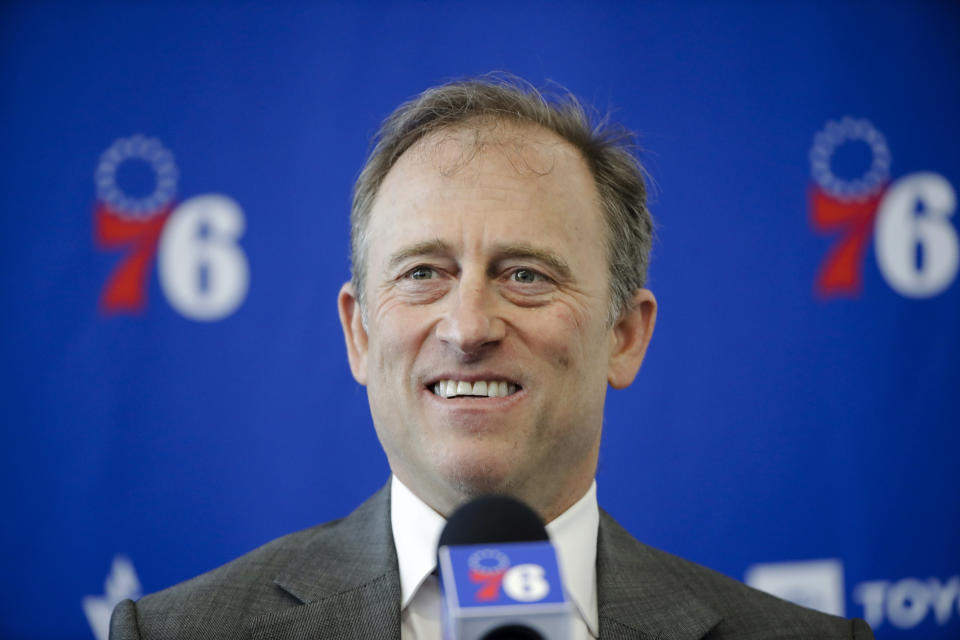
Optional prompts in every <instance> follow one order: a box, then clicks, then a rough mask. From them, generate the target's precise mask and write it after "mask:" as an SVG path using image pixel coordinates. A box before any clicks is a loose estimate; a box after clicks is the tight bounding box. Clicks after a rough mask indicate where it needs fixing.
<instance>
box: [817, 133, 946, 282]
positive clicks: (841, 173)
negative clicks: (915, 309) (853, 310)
mask: <svg viewBox="0 0 960 640" xmlns="http://www.w3.org/2000/svg"><path fill="white" fill-rule="evenodd" d="M891 163H892V156H891V153H890V148H889V147H888V146H887V140H886V138H885V137H884V135H883V134H882V133H881V132H880V131H878V130H877V129H876V127H874V126H873V124H871V123H870V122H869V121H868V120H865V119H857V118H852V117H845V118H843V119H841V120H839V121H833V120H831V121H829V122H827V124H826V125H825V126H824V128H823V130H822V131H820V132H818V133H817V134H816V135H815V136H814V139H813V147H812V148H811V149H810V173H811V176H812V177H813V183H812V184H811V185H810V189H809V199H810V221H811V225H812V226H813V228H814V230H815V231H817V232H818V233H821V234H830V235H834V236H836V241H835V243H834V245H833V246H832V247H831V248H830V250H829V251H828V252H827V255H826V256H825V257H824V260H823V262H822V264H821V265H820V271H819V273H818V274H817V277H816V282H815V289H816V291H817V293H818V294H819V295H821V296H822V297H825V298H836V297H851V298H852V297H856V296H858V295H859V294H860V292H861V291H862V290H863V268H864V264H865V261H866V252H867V247H868V245H869V243H870V241H871V239H872V240H873V243H874V254H875V256H876V260H877V266H878V268H879V270H880V274H881V275H882V276H883V278H884V280H885V281H886V282H887V284H888V285H889V286H890V287H891V288H892V289H893V290H894V291H896V292H897V293H899V294H900V295H902V296H905V297H907V298H931V297H933V296H936V295H938V294H940V293H943V292H944V291H945V290H946V289H947V288H948V287H950V285H952V284H953V282H954V280H955V279H956V277H957V270H958V267H960V242H958V238H957V229H956V227H955V226H954V224H953V222H952V221H951V218H952V216H953V215H954V212H955V211H956V208H957V196H956V192H955V191H954V189H953V186H952V185H951V184H950V183H949V182H948V181H947V179H946V178H944V177H943V176H941V175H939V174H937V173H933V172H930V171H922V172H918V173H911V174H908V175H905V176H902V177H900V178H897V179H896V180H893V181H891V178H890V166H891Z"/></svg>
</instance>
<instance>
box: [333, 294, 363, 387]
mask: <svg viewBox="0 0 960 640" xmlns="http://www.w3.org/2000/svg"><path fill="white" fill-rule="evenodd" d="M337 307H338V308H339V310H340V326H341V327H343V337H344V339H345V340H346V342H347V358H348V359H349V360H350V371H351V372H353V377H354V378H355V379H356V381H357V382H359V383H360V384H362V385H366V384H367V330H366V328H365V327H364V326H363V314H362V313H361V311H360V303H359V302H358V301H357V296H356V292H355V291H354V289H353V283H350V282H345V283H344V284H343V286H342V287H340V295H338V296H337Z"/></svg>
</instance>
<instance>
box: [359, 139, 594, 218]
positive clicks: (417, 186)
mask: <svg viewBox="0 0 960 640" xmlns="http://www.w3.org/2000/svg"><path fill="white" fill-rule="evenodd" d="M465 215H466V216H470V215H482V216H483V219H484V221H485V222H486V223H487V226H489V227H490V228H491V229H490V230H491V231H505V230H504V229H501V228H500V227H502V226H503V225H504V224H506V225H509V226H512V227H517V226H522V225H527V226H529V225H534V224H536V225H539V227H540V230H541V231H544V230H546V229H547V228H550V229H556V228H566V229H567V230H568V231H574V232H578V233H583V232H586V231H588V230H591V229H595V228H596V227H597V226H598V225H600V226H603V223H602V214H601V205H600V199H599V196H598V194H597V189H596V184H595V182H594V179H593V175H592V173H591V172H590V170H589V168H588V166H587V163H586V161H585V160H584V159H583V156H582V155H581V154H580V152H579V151H578V150H577V149H576V148H575V147H573V145H571V144H570V143H568V142H567V141H565V140H563V139H562V138H561V137H560V136H558V135H557V134H555V133H553V132H552V131H549V130H547V129H544V128H542V127H539V126H537V125H533V124H529V123H518V122H514V121H504V120H492V121H491V120H476V121H470V122H468V123H465V124H462V125H458V126H456V127H452V128H446V129H442V130H439V131H436V132H433V133H431V134H429V135H427V136H425V137H424V138H422V139H421V140H420V141H418V142H417V143H416V144H415V145H413V146H412V147H411V148H410V149H408V150H407V151H406V152H404V153H403V154H402V155H401V156H400V158H399V159H398V160H397V161H396V163H395V164H394V166H393V167H392V168H391V170H390V171H389V172H388V174H387V176H386V177H385V179H384V181H383V183H382V184H381V186H380V190H379V193H378V195H377V198H376V201H375V202H374V205H373V207H372V210H371V218H372V220H371V222H372V224H371V227H372V228H373V229H372V230H371V231H372V234H371V235H379V234H377V233H376V229H382V228H383V227H384V226H390V227H391V233H390V235H396V234H397V233H399V232H402V231H410V230H417V229H418V225H419V224H420V223H422V222H425V221H426V219H428V218H432V217H437V216H441V217H442V221H443V222H449V221H450V220H451V219H452V218H454V217H457V216H465ZM420 230H423V229H422V227H420Z"/></svg>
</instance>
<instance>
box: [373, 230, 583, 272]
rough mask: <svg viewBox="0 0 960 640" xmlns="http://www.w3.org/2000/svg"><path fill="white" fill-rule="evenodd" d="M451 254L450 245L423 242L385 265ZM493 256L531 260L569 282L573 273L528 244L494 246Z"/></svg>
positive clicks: (553, 255)
mask: <svg viewBox="0 0 960 640" xmlns="http://www.w3.org/2000/svg"><path fill="white" fill-rule="evenodd" d="M452 253H453V248H452V247H451V246H450V244H449V243H447V242H444V241H443V240H440V239H439V238H437V239H434V240H424V241H422V242H417V243H414V244H412V245H410V246H408V247H403V248H402V249H400V250H399V251H397V252H396V253H394V254H393V255H391V256H390V259H389V261H388V262H387V265H388V268H389V269H390V270H393V269H396V268H397V267H398V266H400V265H401V264H402V263H404V262H406V261H407V260H409V259H410V258H416V257H419V256H429V255H433V256H436V255H451V254H452ZM493 255H494V262H500V261H503V260H508V259H528V260H529V259H533V260H536V261H538V262H541V263H543V264H545V265H547V266H548V267H550V268H551V269H553V270H554V271H555V272H556V274H557V276H559V278H560V279H561V280H570V279H571V278H572V273H573V272H572V271H571V269H570V265H568V264H567V262H566V260H564V259H563V258H561V257H560V256H559V255H557V254H556V253H554V252H553V251H549V250H547V249H541V248H539V247H535V246H533V245H530V244H524V243H519V244H498V245H495V246H494V249H493Z"/></svg>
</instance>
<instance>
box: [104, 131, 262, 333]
mask: <svg viewBox="0 0 960 640" xmlns="http://www.w3.org/2000/svg"><path fill="white" fill-rule="evenodd" d="M178 177H179V171H178V170H177V165H176V163H175V162H174V158H173V154H172V153H171V152H170V150H168V149H167V148H166V147H164V146H163V144H162V143H161V142H160V140H158V139H156V138H147V137H145V136H142V135H134V136H131V137H129V138H121V139H119V140H116V141H115V142H114V143H113V144H112V145H110V147H109V148H108V149H107V150H106V151H104V152H103V154H102V155H101V156H100V162H99V164H98V165H97V169H96V172H95V174H94V182H95V184H96V189H97V202H96V205H95V206H94V211H93V222H94V224H93V228H94V238H95V241H96V243H97V246H98V247H99V248H100V249H101V250H102V251H125V252H126V255H125V256H124V257H123V258H121V259H120V261H119V262H118V263H117V265H116V267H115V268H114V269H113V271H112V272H111V274H110V276H109V277H108V279H107V282H106V283H105V284H104V287H103V291H102V293H101V296H100V310H101V312H102V313H103V314H104V315H115V314H132V313H142V312H143V311H144V310H145V309H146V307H147V298H148V292H149V285H150V275H151V273H152V270H153V265H154V261H156V264H157V272H158V276H159V281H160V289H161V291H162V292H163V295H164V297H165V298H166V300H167V302H168V303H169V304H170V306H171V307H173V309H174V310H176V311H177V312H178V313H179V314H180V315H182V316H184V317H186V318H189V319H191V320H197V321H214V320H221V319H223V318H225V317H227V316H229V315H230V314H232V313H233V312H234V311H236V310H237V308H239V306H240V305H241V304H242V303H243V301H244V299H245V298H246V295H247V289H248V288H249V282H250V271H249V266H248V263H247V256H246V254H245V253H244V251H243V248H242V247H241V246H240V244H239V239H240V237H241V236H242V235H243V231H244V227H245V224H246V223H245V219H244V215H243V210H242V209H241V208H240V205H238V204H237V203H236V202H235V201H234V200H233V199H232V198H230V197H228V196H225V195H220V194H203V195H197V196H193V197H191V198H189V199H187V200H185V201H183V202H179V203H178V202H177V199H176V196H177V180H178ZM137 187H139V188H137Z"/></svg>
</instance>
